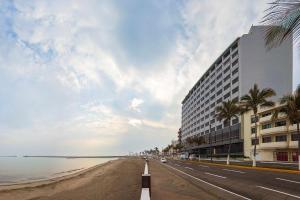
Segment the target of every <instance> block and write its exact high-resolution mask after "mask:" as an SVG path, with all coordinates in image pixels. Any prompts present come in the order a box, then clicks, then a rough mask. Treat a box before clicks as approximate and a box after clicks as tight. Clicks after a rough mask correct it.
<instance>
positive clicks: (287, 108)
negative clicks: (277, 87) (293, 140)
mask: <svg viewBox="0 0 300 200" xmlns="http://www.w3.org/2000/svg"><path fill="white" fill-rule="evenodd" d="M280 104H282V105H283V106H282V107H280V109H278V110H276V112H275V113H274V114H273V118H275V119H276V118H277V117H278V114H279V113H280V112H281V113H285V115H286V116H287V120H288V122H289V124H292V125H293V124H297V134H298V162H299V163H298V169H299V170H300V130H299V129H300V128H299V126H300V85H299V86H298V87H297V89H296V91H295V92H294V93H293V94H290V95H286V96H283V97H282V98H281V100H280Z"/></svg>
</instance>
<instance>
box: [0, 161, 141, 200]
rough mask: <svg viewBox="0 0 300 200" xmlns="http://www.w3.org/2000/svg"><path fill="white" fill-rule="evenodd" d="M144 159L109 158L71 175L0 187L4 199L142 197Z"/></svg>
mask: <svg viewBox="0 0 300 200" xmlns="http://www.w3.org/2000/svg"><path fill="white" fill-rule="evenodd" d="M143 167H144V161H143V160H142V159H135V158H126V159H118V160H114V161H109V162H107V163H104V164H100V165H98V166H95V167H92V168H90V169H88V170H85V171H81V172H78V173H75V174H72V175H69V176H65V177H60V178H55V179H51V180H46V181H39V182H33V183H24V184H15V185H10V186H0V200H50V199H51V200H71V199H87V200H93V199H112V200H114V199H124V200H126V199H128V200H129V199H130V200H132V199H139V196H140V192H141V174H142V171H143Z"/></svg>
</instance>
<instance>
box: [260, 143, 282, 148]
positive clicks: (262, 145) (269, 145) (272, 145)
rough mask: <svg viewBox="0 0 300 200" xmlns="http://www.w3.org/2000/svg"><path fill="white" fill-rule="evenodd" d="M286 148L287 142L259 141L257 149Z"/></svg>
mask: <svg viewBox="0 0 300 200" xmlns="http://www.w3.org/2000/svg"><path fill="white" fill-rule="evenodd" d="M285 148H288V143H287V142H268V143H260V144H259V145H258V149H285Z"/></svg>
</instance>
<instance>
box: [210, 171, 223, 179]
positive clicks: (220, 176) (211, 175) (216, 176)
mask: <svg viewBox="0 0 300 200" xmlns="http://www.w3.org/2000/svg"><path fill="white" fill-rule="evenodd" d="M205 174H208V175H211V176H216V177H219V178H226V177H225V176H220V175H217V174H211V173H208V172H205Z"/></svg>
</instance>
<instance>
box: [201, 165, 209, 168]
mask: <svg viewBox="0 0 300 200" xmlns="http://www.w3.org/2000/svg"><path fill="white" fill-rule="evenodd" d="M198 166H200V167H206V168H209V166H206V165H198Z"/></svg>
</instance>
